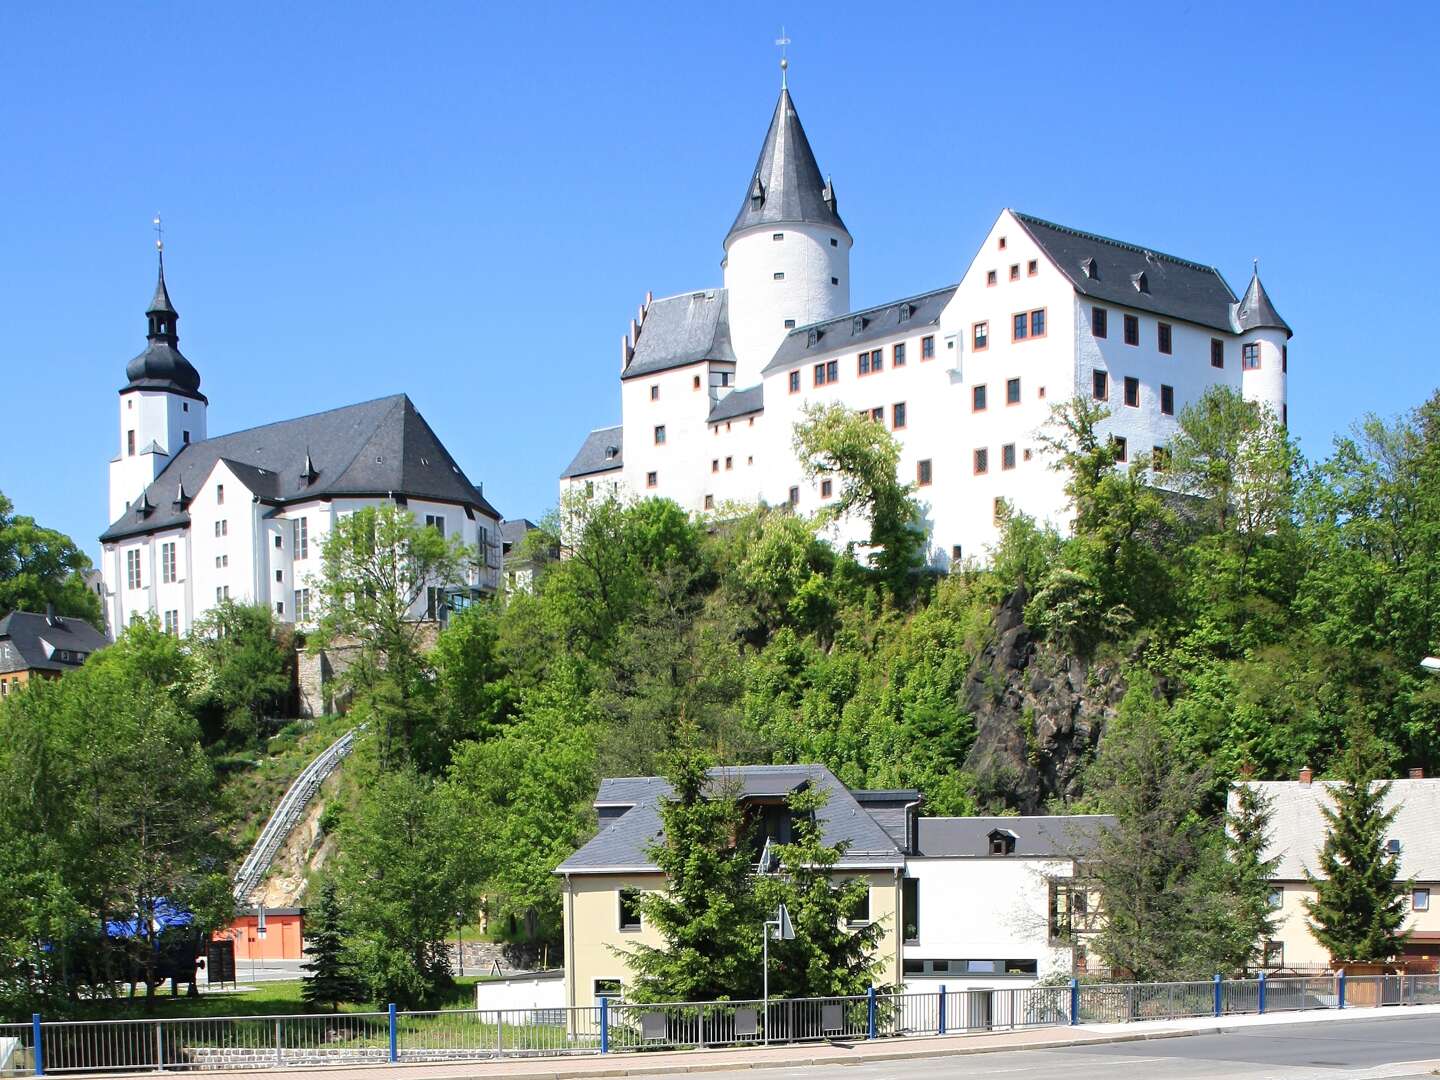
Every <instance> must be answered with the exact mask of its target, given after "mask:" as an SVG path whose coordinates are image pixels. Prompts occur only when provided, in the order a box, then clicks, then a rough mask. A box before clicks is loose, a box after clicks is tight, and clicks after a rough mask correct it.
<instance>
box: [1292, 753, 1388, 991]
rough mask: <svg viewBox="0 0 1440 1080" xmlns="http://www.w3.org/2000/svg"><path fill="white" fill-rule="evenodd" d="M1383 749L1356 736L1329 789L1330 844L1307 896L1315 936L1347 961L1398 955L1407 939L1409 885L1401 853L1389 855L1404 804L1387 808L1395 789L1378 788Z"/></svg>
mask: <svg viewBox="0 0 1440 1080" xmlns="http://www.w3.org/2000/svg"><path fill="white" fill-rule="evenodd" d="M1377 765H1378V760H1377V748H1376V747H1375V745H1374V742H1373V739H1372V738H1371V737H1370V735H1369V734H1368V733H1367V732H1364V731H1358V732H1355V733H1354V734H1353V735H1352V738H1351V742H1350V746H1349V748H1348V749H1347V751H1346V753H1345V756H1344V757H1343V758H1342V760H1341V768H1340V781H1339V783H1337V784H1335V785H1334V786H1333V787H1331V788H1330V795H1331V800H1332V802H1333V803H1334V805H1333V806H1325V807H1322V808H1321V813H1323V814H1324V815H1325V824H1326V826H1327V828H1326V835H1325V844H1324V846H1323V847H1322V848H1321V849H1320V857H1319V870H1320V873H1319V874H1318V875H1315V874H1310V873H1308V872H1307V874H1306V876H1307V878H1308V879H1309V882H1310V885H1311V886H1312V887H1313V888H1314V890H1315V898H1314V899H1313V900H1312V899H1309V898H1306V900H1305V901H1304V903H1305V911H1306V913H1307V914H1308V915H1309V917H1310V919H1309V921H1310V932H1311V934H1313V935H1314V937H1315V940H1316V941H1318V942H1319V943H1320V944H1321V945H1323V946H1324V947H1325V948H1326V949H1328V950H1329V952H1330V956H1331V959H1333V960H1335V961H1339V962H1341V963H1350V962H1361V963H1367V962H1368V963H1374V962H1379V961H1384V960H1389V959H1391V958H1392V957H1394V956H1396V955H1398V954H1399V953H1400V950H1401V948H1402V947H1403V945H1404V942H1405V934H1404V932H1403V930H1402V929H1401V928H1402V927H1403V926H1404V924H1405V918H1406V910H1405V893H1406V892H1407V891H1408V889H1407V886H1406V883H1404V882H1402V881H1399V880H1397V879H1398V878H1399V875H1400V856H1399V855H1398V854H1397V853H1393V852H1390V851H1387V850H1385V842H1386V840H1387V839H1388V833H1389V830H1390V826H1391V825H1392V824H1393V823H1394V821H1395V815H1396V814H1397V813H1398V810H1399V808H1398V807H1392V808H1390V809H1388V810H1387V809H1386V808H1385V797H1386V795H1388V794H1389V792H1390V785H1389V784H1385V783H1377V782H1376V776H1377V771H1378V770H1377Z"/></svg>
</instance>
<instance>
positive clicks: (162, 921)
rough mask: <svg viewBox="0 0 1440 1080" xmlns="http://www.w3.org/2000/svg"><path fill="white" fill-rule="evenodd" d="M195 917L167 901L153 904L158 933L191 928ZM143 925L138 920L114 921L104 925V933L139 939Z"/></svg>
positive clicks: (163, 900)
mask: <svg viewBox="0 0 1440 1080" xmlns="http://www.w3.org/2000/svg"><path fill="white" fill-rule="evenodd" d="M194 922H195V916H194V915H192V914H190V912H188V911H186V910H185V909H184V908H180V907H176V906H175V905H174V904H172V903H171V902H170V901H169V900H165V899H161V900H158V901H157V902H156V904H155V925H156V927H157V929H158V931H159V932H160V933H164V932H165V931H166V930H173V929H175V928H176V927H181V926H192V925H194ZM142 928H143V924H142V923H141V921H140V919H139V918H138V917H137V918H134V919H116V920H112V921H109V922H107V923H106V924H105V933H106V934H107V935H108V936H109V937H112V938H133V937H140V936H141V930H142Z"/></svg>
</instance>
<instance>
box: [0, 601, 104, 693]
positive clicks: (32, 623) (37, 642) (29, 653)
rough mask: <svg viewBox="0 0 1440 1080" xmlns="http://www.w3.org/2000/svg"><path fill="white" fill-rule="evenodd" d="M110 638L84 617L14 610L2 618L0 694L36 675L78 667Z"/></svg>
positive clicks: (53, 675)
mask: <svg viewBox="0 0 1440 1080" xmlns="http://www.w3.org/2000/svg"><path fill="white" fill-rule="evenodd" d="M107 644H109V641H108V640H107V639H106V637H105V635H104V634H102V633H101V632H100V631H99V630H96V629H95V627H93V626H91V625H90V624H89V623H88V622H86V621H85V620H84V619H72V618H68V617H66V616H62V615H56V614H53V613H50V614H45V615H40V614H37V613H35V612H33V611H12V612H11V613H10V614H9V615H6V616H5V617H4V618H0V697H6V696H8V695H10V694H11V693H14V692H15V691H16V690H18V689H20V687H22V686H24V685H25V684H26V683H27V682H29V681H30V680H31V679H33V678H59V677H60V676H61V675H63V674H65V673H66V672H67V671H74V670H75V669H76V668H78V667H79V666H80V665H81V664H83V663H84V662H85V661H86V660H87V659H88V658H89V657H90V654H91V653H93V652H96V651H98V650H100V649H103V648H104V647H105V646H106V645H107Z"/></svg>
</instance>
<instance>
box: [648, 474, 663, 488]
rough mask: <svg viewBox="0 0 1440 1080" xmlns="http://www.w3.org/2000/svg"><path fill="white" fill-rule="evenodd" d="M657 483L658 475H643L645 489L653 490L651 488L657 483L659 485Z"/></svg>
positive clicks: (658, 480)
mask: <svg viewBox="0 0 1440 1080" xmlns="http://www.w3.org/2000/svg"><path fill="white" fill-rule="evenodd" d="M659 482H660V477H659V475H658V474H656V473H653V472H647V473H646V474H645V486H646V487H647V488H653V487H654V486H655V485H656V484H657V483H659Z"/></svg>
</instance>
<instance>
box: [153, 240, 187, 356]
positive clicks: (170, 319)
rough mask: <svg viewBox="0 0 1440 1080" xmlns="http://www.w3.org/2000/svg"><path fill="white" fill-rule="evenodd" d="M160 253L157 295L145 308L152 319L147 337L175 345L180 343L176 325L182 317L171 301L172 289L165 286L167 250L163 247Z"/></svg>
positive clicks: (156, 286)
mask: <svg viewBox="0 0 1440 1080" xmlns="http://www.w3.org/2000/svg"><path fill="white" fill-rule="evenodd" d="M159 255H160V277H159V279H158V280H157V281H156V282H155V295H154V296H153V297H151V299H150V306H149V307H148V308H146V309H145V317H146V318H147V319H148V320H149V321H150V329H149V331H148V332H147V333H146V334H145V337H146V339H147V340H149V341H150V342H152V343H153V342H160V341H163V342H164V343H165V344H167V345H170V346H172V347H173V346H175V345H178V344H179V343H180V334H179V332H178V331H177V329H176V327H175V324H176V323H177V322H178V321H179V319H180V313H179V312H178V311H176V310H175V305H174V304H172V303H171V302H170V291H169V290H168V289H166V288H165V251H164V249H163V248H160V249H159Z"/></svg>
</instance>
